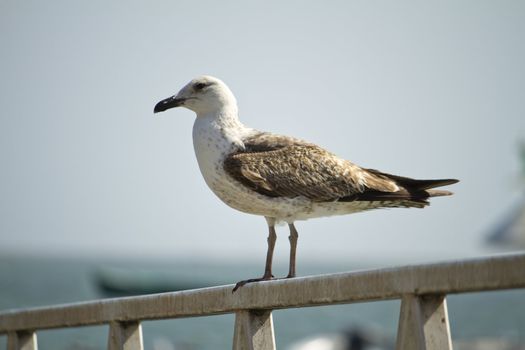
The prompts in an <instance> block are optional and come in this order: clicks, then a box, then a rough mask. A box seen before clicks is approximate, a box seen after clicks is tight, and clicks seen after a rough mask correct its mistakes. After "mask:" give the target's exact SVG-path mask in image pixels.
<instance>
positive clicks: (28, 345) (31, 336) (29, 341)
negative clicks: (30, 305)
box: [7, 331, 38, 350]
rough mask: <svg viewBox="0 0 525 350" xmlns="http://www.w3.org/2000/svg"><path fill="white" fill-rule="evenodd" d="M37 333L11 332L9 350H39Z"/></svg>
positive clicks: (8, 339) (8, 337) (8, 343)
mask: <svg viewBox="0 0 525 350" xmlns="http://www.w3.org/2000/svg"><path fill="white" fill-rule="evenodd" d="M37 349H38V345H37V341H36V333H35V332H32V331H19V332H9V334H8V335H7V350H37Z"/></svg>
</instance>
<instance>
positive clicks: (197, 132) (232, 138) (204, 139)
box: [193, 117, 309, 221]
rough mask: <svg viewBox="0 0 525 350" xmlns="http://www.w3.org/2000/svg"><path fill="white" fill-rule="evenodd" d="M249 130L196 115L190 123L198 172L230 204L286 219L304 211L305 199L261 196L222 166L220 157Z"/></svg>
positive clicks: (231, 149) (236, 146) (237, 144)
mask: <svg viewBox="0 0 525 350" xmlns="http://www.w3.org/2000/svg"><path fill="white" fill-rule="evenodd" d="M253 132H254V130H253V129H248V128H245V127H243V126H242V125H240V126H239V127H237V128H231V127H225V126H224V125H221V124H220V123H217V122H216V120H213V119H211V118H210V119H208V118H203V117H199V118H197V119H196V120H195V123H194V124H193V147H194V149H195V155H196V157H197V162H198V164H199V168H200V171H201V173H202V176H203V177H204V180H205V181H206V184H207V185H208V187H210V189H211V190H212V191H213V192H214V193H215V194H216V195H217V196H218V197H219V198H220V199H221V200H222V201H223V202H224V203H226V204H227V205H229V206H230V207H232V208H234V209H237V210H239V211H242V212H245V213H250V214H256V215H262V216H267V217H273V218H277V219H278V220H285V221H287V220H286V218H291V217H293V216H295V215H296V214H297V210H301V209H302V210H305V209H306V208H305V206H309V203H308V201H304V200H302V199H299V198H298V199H279V198H269V197H266V196H263V195H261V194H259V193H256V192H254V191H252V190H250V189H248V188H246V187H244V186H243V185H242V184H240V183H239V182H237V181H236V180H234V179H233V178H232V177H230V176H229V175H228V174H227V173H226V172H225V171H224V169H223V160H224V158H225V157H226V156H227V155H228V154H230V153H231V152H232V151H234V150H235V149H239V148H241V149H242V148H243V147H244V145H243V143H242V138H243V137H244V136H246V135H249V134H250V133H253Z"/></svg>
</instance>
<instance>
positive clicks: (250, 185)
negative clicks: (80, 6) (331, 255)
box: [154, 76, 458, 291]
mask: <svg viewBox="0 0 525 350" xmlns="http://www.w3.org/2000/svg"><path fill="white" fill-rule="evenodd" d="M174 107H185V108H187V109H189V110H192V111H193V112H195V113H196V115H197V118H196V119H195V123H194V124H193V147H194V150H195V155H196V157H197V162H198V164H199V168H200V171H201V173H202V176H203V177H204V180H205V181H206V184H207V185H208V186H209V187H210V189H211V190H212V191H213V193H215V194H216V195H217V196H218V197H219V198H220V199H221V200H222V201H223V202H224V203H226V204H227V205H228V206H230V207H232V208H234V209H237V210H239V211H241V212H244V213H249V214H254V215H260V216H263V217H264V218H265V219H266V222H267V225H268V230H269V234H268V240H267V241H268V250H267V253H266V264H265V269H264V274H263V276H262V277H260V278H252V279H247V280H243V281H240V282H238V283H237V284H236V286H235V288H234V289H233V291H236V290H237V289H238V288H239V287H241V286H244V285H245V284H247V283H252V282H259V281H266V280H271V279H274V276H273V274H272V260H273V251H274V247H275V242H276V240H277V235H276V233H275V225H276V224H278V223H285V224H288V227H289V230H290V235H289V241H290V260H289V270H288V275H287V276H286V278H292V277H295V275H296V264H295V257H296V249H297V240H298V237H299V235H298V233H297V230H296V228H295V226H294V222H295V221H298V220H307V219H312V218H318V217H325V216H332V215H346V214H351V213H357V212H361V211H366V210H370V209H378V208H398V207H400V208H423V207H425V206H427V205H429V202H428V199H429V198H430V197H436V196H447V195H451V194H452V193H451V192H449V191H444V190H435V189H434V188H436V187H441V186H445V185H450V184H454V183H456V182H458V180H455V179H440V180H416V179H412V178H408V177H403V176H397V175H391V174H387V173H384V172H381V171H379V170H375V169H367V168H363V167H360V166H358V165H356V164H354V163H352V162H350V161H348V160H345V159H342V158H339V157H338V156H336V155H335V154H333V153H331V152H329V151H327V150H325V149H323V148H321V147H319V146H317V145H315V144H313V143H309V142H306V141H303V140H301V139H297V138H294V137H288V136H282V135H276V134H273V133H269V132H264V131H258V130H256V129H253V128H250V127H247V126H245V125H243V124H242V123H241V122H240V120H239V116H238V108H237V100H236V99H235V96H234V95H233V93H232V92H231V90H230V89H229V88H228V86H226V84H225V83H224V82H222V81H221V80H219V79H217V78H214V77H211V76H200V77H197V78H195V79H193V80H191V81H190V82H189V83H188V84H186V85H185V86H184V87H183V88H182V89H181V90H180V91H179V92H178V93H177V94H176V95H173V96H171V97H168V98H166V99H164V100H162V101H160V102H159V103H157V104H156V105H155V108H154V113H158V112H163V111H166V110H168V109H170V108H174Z"/></svg>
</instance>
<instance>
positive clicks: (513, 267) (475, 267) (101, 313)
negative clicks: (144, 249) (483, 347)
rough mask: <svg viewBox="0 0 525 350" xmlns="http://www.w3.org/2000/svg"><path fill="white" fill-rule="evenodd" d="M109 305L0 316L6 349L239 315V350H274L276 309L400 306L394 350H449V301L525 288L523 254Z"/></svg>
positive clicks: (122, 343)
mask: <svg viewBox="0 0 525 350" xmlns="http://www.w3.org/2000/svg"><path fill="white" fill-rule="evenodd" d="M232 288H233V285H229V286H221V287H213V288H204V289H196V290H188V291H181V292H172V293H162V294H152V295H147V296H138V297H129V298H117V299H104V300H97V301H92V302H83V303H74V304H67V305H58V306H50V307H42V308H34V309H23V310H12V311H6V312H2V313H0V334H7V336H8V338H7V348H8V350H15V349H16V350H36V349H37V338H36V331H38V330H41V329H50V328H65V327H79V326H88V325H100V324H108V325H109V337H108V349H111V350H113V349H119V350H121V349H122V350H142V349H143V345H142V328H141V324H140V322H141V321H144V320H154V319H168V318H183V317H193V316H207V315H217V314H226V313H235V314H236V318H235V326H234V332H233V333H234V334H233V348H234V349H275V337H274V332H273V321H272V310H275V309H286V308H298V307H307V306H320V305H332V304H344V303H354V302H363V301H374V300H386V299H401V300H402V302H401V311H400V317H399V328H398V337H397V349H399V350H412V349H414V350H421V349H428V350H429V349H452V343H451V339H450V327H449V322H448V315H447V305H446V298H445V297H446V295H447V294H452V293H465V292H477V291H488V290H501V289H513V288H525V254H514V255H503V256H497V257H490V258H482V259H474V260H462V261H453V262H446V263H438V264H429V265H415V266H405V267H397V268H388V269H378V270H370V271H358V272H349V273H338V274H331V275H321V276H312V277H301V278H293V279H286V280H275V281H268V282H261V283H254V284H249V285H246V286H244V287H242V288H240V289H239V290H238V291H236V292H235V293H232Z"/></svg>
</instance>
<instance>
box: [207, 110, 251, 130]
mask: <svg viewBox="0 0 525 350" xmlns="http://www.w3.org/2000/svg"><path fill="white" fill-rule="evenodd" d="M197 119H201V120H203V121H204V120H206V121H207V122H209V123H210V124H215V125H217V126H219V127H220V128H227V129H229V128H232V129H244V128H245V126H244V125H243V124H242V123H241V122H240V120H239V117H238V115H237V108H223V109H220V110H218V111H215V112H211V113H203V114H199V115H197Z"/></svg>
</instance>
